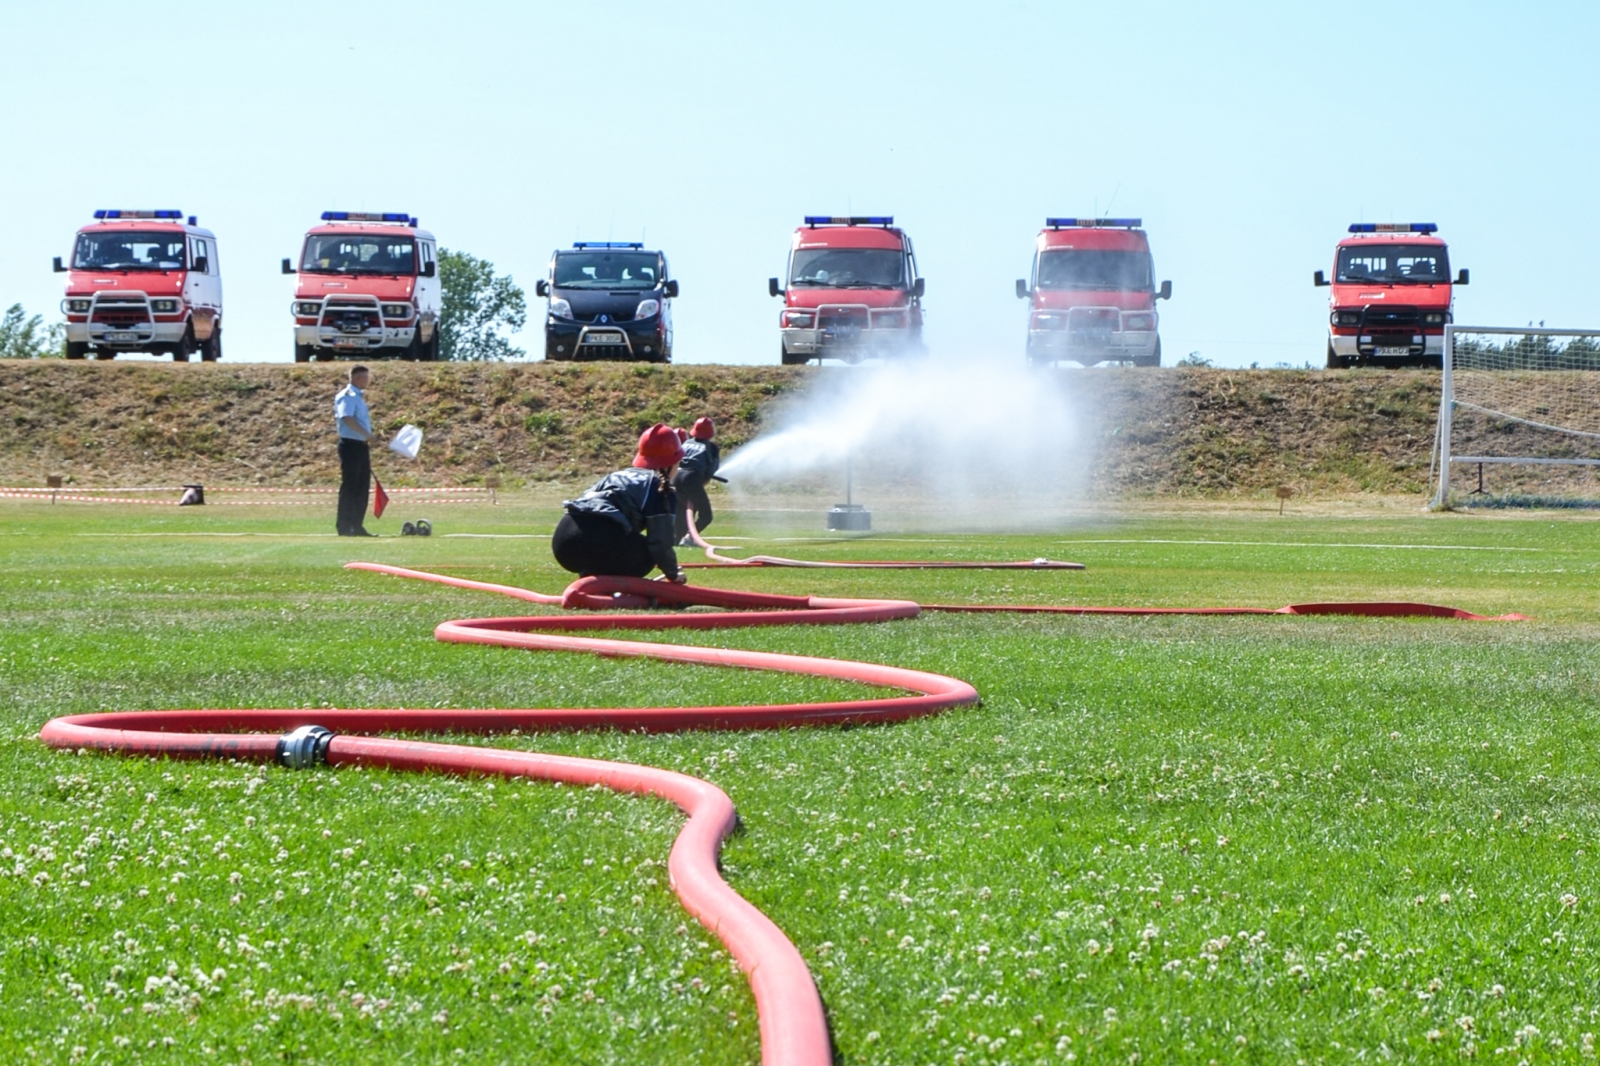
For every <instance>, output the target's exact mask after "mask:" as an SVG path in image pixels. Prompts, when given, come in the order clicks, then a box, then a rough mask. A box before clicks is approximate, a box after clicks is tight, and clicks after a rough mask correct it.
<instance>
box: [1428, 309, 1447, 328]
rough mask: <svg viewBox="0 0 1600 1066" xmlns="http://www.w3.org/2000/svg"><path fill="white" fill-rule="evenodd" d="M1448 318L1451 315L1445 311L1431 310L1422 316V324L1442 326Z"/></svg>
mask: <svg viewBox="0 0 1600 1066" xmlns="http://www.w3.org/2000/svg"><path fill="white" fill-rule="evenodd" d="M1448 318H1449V316H1448V315H1446V314H1445V313H1444V312H1443V311H1429V312H1428V313H1427V314H1425V315H1423V316H1422V324H1423V325H1425V326H1442V325H1444V324H1445V322H1446V320H1447V319H1448Z"/></svg>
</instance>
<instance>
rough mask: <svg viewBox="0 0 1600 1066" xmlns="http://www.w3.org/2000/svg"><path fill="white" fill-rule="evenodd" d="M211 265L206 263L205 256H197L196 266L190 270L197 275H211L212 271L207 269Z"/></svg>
mask: <svg viewBox="0 0 1600 1066" xmlns="http://www.w3.org/2000/svg"><path fill="white" fill-rule="evenodd" d="M210 265H211V264H210V263H208V262H207V261H206V257H205V256H203V255H197V256H195V257H194V266H192V267H190V268H189V269H190V270H192V271H194V272H195V273H196V274H207V273H210V271H209V270H208V269H207V268H208V267H209V266H210Z"/></svg>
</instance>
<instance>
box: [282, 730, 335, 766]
mask: <svg viewBox="0 0 1600 1066" xmlns="http://www.w3.org/2000/svg"><path fill="white" fill-rule="evenodd" d="M333 735H334V734H333V730H331V729H327V728H325V727H323V726H320V725H303V726H301V727H300V728H299V729H296V730H295V731H294V732H292V733H285V734H284V735H283V736H281V737H279V738H278V761H279V762H280V763H282V764H283V765H284V766H286V767H288V768H289V769H291V770H309V769H311V768H312V767H314V766H320V765H321V764H323V763H325V762H327V761H328V742H329V741H331V740H332V739H333Z"/></svg>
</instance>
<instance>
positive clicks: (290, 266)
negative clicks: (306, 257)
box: [283, 259, 294, 274]
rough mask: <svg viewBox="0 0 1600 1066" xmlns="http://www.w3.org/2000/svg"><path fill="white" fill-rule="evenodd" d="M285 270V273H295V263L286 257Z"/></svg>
mask: <svg viewBox="0 0 1600 1066" xmlns="http://www.w3.org/2000/svg"><path fill="white" fill-rule="evenodd" d="M283 272H284V273H285V274H293V273H294V264H293V263H291V262H289V260H287V259H285V260H284V261H283Z"/></svg>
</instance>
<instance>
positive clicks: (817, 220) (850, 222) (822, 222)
mask: <svg viewBox="0 0 1600 1066" xmlns="http://www.w3.org/2000/svg"><path fill="white" fill-rule="evenodd" d="M806 225H808V226H892V225H894V216H893V215H807V216H806Z"/></svg>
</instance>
